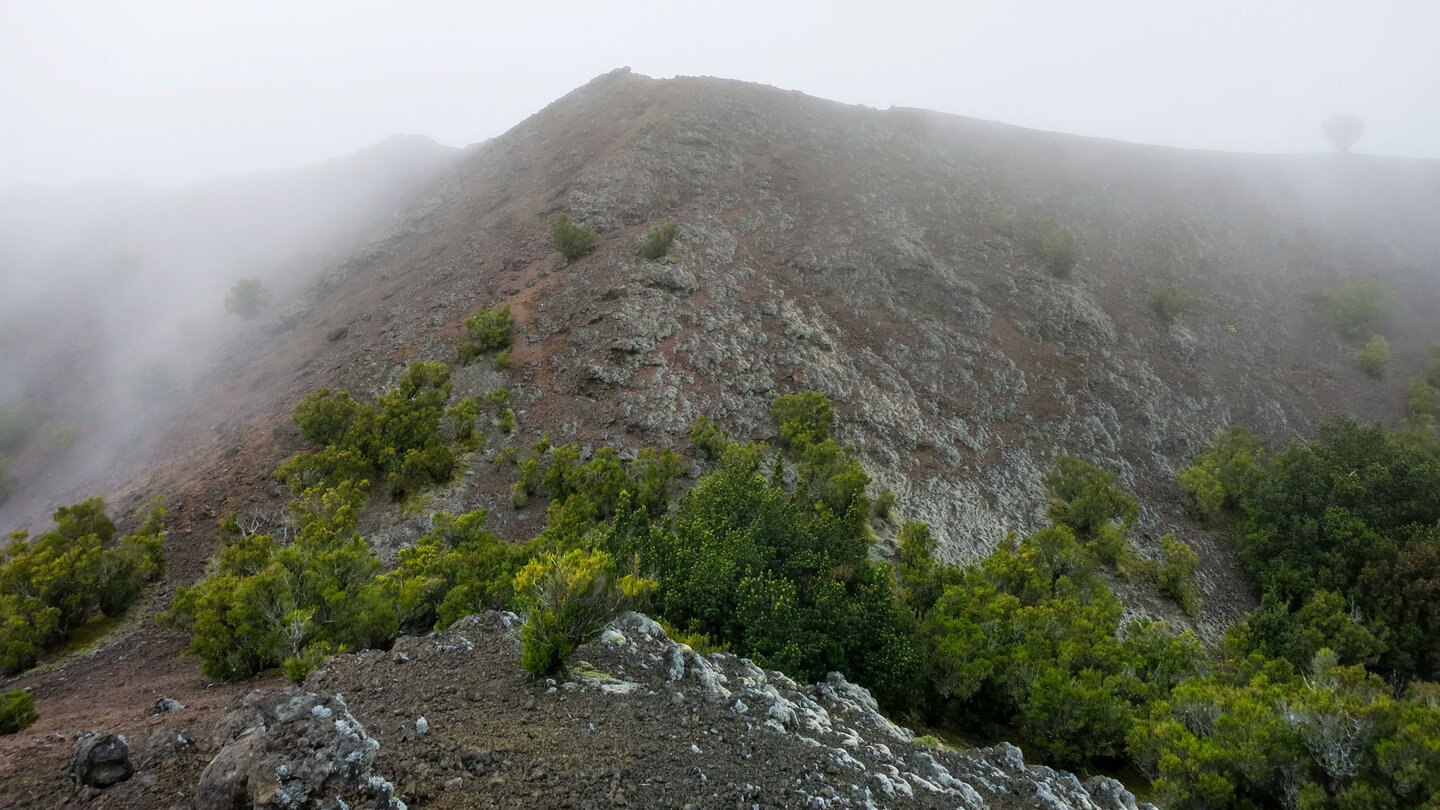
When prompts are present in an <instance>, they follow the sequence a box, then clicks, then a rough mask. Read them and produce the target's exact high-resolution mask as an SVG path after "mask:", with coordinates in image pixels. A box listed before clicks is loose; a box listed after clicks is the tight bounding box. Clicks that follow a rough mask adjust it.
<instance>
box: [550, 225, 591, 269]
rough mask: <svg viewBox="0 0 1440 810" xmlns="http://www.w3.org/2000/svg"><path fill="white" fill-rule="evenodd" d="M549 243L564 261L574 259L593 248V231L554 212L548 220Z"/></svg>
mask: <svg viewBox="0 0 1440 810" xmlns="http://www.w3.org/2000/svg"><path fill="white" fill-rule="evenodd" d="M550 244H551V245H553V246H554V247H555V249H556V250H558V251H560V253H561V255H563V256H564V257H565V260H566V261H571V262H573V261H575V260H576V259H579V258H580V257H582V256H584V255H585V254H587V253H589V252H590V251H592V250H594V249H595V232H594V231H592V230H590V229H589V228H586V227H585V226H583V225H577V224H575V223H574V222H571V221H570V217H569V216H567V215H565V214H556V215H555V218H554V219H553V220H551V221H550Z"/></svg>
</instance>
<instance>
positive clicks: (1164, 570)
mask: <svg viewBox="0 0 1440 810" xmlns="http://www.w3.org/2000/svg"><path fill="white" fill-rule="evenodd" d="M1199 565H1200V557H1199V555H1197V554H1196V553H1195V550H1194V549H1192V548H1190V547H1189V546H1187V545H1185V544H1184V543H1182V542H1180V541H1179V540H1177V539H1175V535H1174V534H1166V535H1165V536H1164V537H1161V538H1160V569H1159V572H1158V577H1159V584H1160V592H1161V593H1163V594H1165V595H1166V596H1168V597H1170V598H1171V599H1174V600H1175V602H1176V603H1177V604H1179V605H1180V609H1181V610H1183V611H1185V615H1187V616H1194V615H1195V613H1196V612H1197V611H1198V610H1199V609H1200V586H1199V584H1197V583H1196V581H1195V569H1196V568H1197V567H1199Z"/></svg>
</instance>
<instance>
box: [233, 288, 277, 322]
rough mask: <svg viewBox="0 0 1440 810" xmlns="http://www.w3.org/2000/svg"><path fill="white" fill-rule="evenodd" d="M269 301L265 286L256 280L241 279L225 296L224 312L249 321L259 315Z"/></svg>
mask: <svg viewBox="0 0 1440 810" xmlns="http://www.w3.org/2000/svg"><path fill="white" fill-rule="evenodd" d="M269 300H270V294H269V293H268V292H266V291H265V285H264V284H263V283H261V281H260V279H258V278H242V279H240V280H239V281H237V282H235V285H234V286H232V287H231V288H230V292H229V293H228V294H226V296H225V311H226V312H230V313H234V314H236V315H239V316H240V317H242V318H244V319H245V320H247V321H248V320H250V319H251V318H254V317H255V316H256V315H259V314H260V312H261V310H263V309H264V308H265V305H266V304H267V303H268V302H269Z"/></svg>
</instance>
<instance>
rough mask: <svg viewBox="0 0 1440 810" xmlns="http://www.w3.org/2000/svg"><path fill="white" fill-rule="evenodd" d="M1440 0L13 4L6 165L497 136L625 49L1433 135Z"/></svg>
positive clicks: (812, 76)
mask: <svg viewBox="0 0 1440 810" xmlns="http://www.w3.org/2000/svg"><path fill="white" fill-rule="evenodd" d="M1437 31H1440V1H1437V0H1343V1H1342V0H973V1H972V0H951V1H950V2H933V3H918V2H903V1H902V0H888V1H887V2H866V3H855V2H839V1H838V0H837V1H835V2H787V1H786V0H768V1H767V2H742V1H739V0H721V1H720V2H715V0H709V1H708V2H625V3H613V2H610V3H607V2H600V0H592V1H591V2H585V3H575V2H568V0H550V1H549V2H545V3H523V2H513V1H512V2H507V3H493V2H488V0H469V2H438V1H437V2H426V1H424V0H407V1H406V2H398V1H397V2H369V0H323V1H322V0H284V1H283V2H271V0H251V1H250V2H245V3H220V2H205V3H199V2H193V0H125V2H113V1H112V0H95V1H93V2H82V1H81V0H0V186H10V185H17V184H37V183H38V184H57V183H75V182H88V181H94V180H113V179H131V180H142V181H147V182H151V183H157V184H164V185H174V184H181V183H189V182H194V181H197V180H203V179H206V178H210V177H215V176H219V175H227V174H237V173H245V172H251V171H255V170H259V169H272V168H286V167H294V166H303V165H308V164H312V163H316V162H319V161H322V160H325V159H327V158H331V157H338V156H341V155H344V154H348V153H350V152H353V151H356V150H358V149H361V148H364V147H365V146H368V145H371V144H373V143H376V142H378V141H380V140H383V139H384V138H386V137H388V136H390V135H395V134H401V133H405V134H420V135H428V136H430V137H432V138H435V139H436V140H438V141H440V142H442V143H447V144H452V145H457V146H458V145H464V144H468V143H473V142H475V141H479V140H483V139H485V138H488V137H491V136H494V135H498V134H500V133H501V132H504V131H505V130H506V129H508V128H510V127H511V126H513V125H514V124H516V123H518V122H519V121H521V120H522V119H524V118H525V117H526V116H528V115H530V114H531V113H533V112H535V111H537V110H539V109H540V108H542V107H544V106H545V105H546V104H548V103H549V102H550V101H552V100H554V99H555V98H557V97H559V96H561V95H563V94H565V93H566V92H568V91H569V90H571V89H573V88H574V87H576V86H577V85H580V84H582V83H584V82H585V81H588V80H589V79H590V78H592V77H594V76H595V75H597V74H599V73H603V72H605V71H607V70H610V69H611V68H614V67H618V66H620V65H629V66H631V67H632V68H633V69H634V70H635V71H637V72H639V73H644V74H647V75H651V76H673V75H676V74H686V75H713V76H724V77H729V78H736V79H745V80H749V81H757V82H763V83H766V84H772V85H776V86H778V87H783V88H786V89H794V90H801V91H804V92H806V93H810V94H813V95H817V96H822V97H826V98H832V99H837V100H840V101H845V102H851V103H858V104H867V105H870V106H874V107H880V108H884V107H889V106H891V105H896V106H913V107H925V108H929V109H935V110H941V111H944V112H950V113H956V114H960V115H968V116H974V117H978V118H987V119H996V120H1001V121H1006V122H1009V123H1014V124H1021V125H1025V126H1031V127H1038V128H1042V129H1053V130H1059V131H1064V132H1073V133H1081V134H1087V135H1098V136H1104V137H1112V138H1120V139H1124V140H1131V141H1141V142H1146V143H1160V144H1170V145H1175V146H1185V147H1195V148H1203V149H1224V150H1238V151H1257V152H1311V151H1319V150H1325V149H1327V148H1328V143H1327V142H1326V141H1325V140H1324V138H1323V136H1322V135H1321V134H1320V128H1319V124H1320V122H1321V121H1322V120H1324V119H1325V118H1327V117H1329V116H1330V115H1332V114H1335V113H1337V112H1353V113H1356V114H1358V115H1360V116H1361V117H1363V118H1364V119H1365V120H1366V122H1367V124H1368V128H1367V130H1366V133H1365V136H1364V138H1363V139H1362V140H1361V141H1360V143H1359V145H1358V146H1357V147H1356V151H1361V152H1369V153H1378V154H1393V155H1407V156H1414V157H1429V158H1437V157H1440V46H1437V42H1436V35H1437Z"/></svg>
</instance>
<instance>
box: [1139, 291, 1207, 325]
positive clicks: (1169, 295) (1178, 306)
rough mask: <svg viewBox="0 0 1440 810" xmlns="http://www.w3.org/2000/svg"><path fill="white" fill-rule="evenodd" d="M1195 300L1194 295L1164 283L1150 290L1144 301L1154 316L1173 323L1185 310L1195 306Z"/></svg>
mask: <svg viewBox="0 0 1440 810" xmlns="http://www.w3.org/2000/svg"><path fill="white" fill-rule="evenodd" d="M1196 300H1197V299H1196V298H1195V296H1193V295H1191V294H1190V293H1187V292H1185V291H1184V290H1182V289H1180V288H1179V287H1176V286H1174V285H1173V284H1166V285H1164V286H1160V287H1156V288H1155V289H1153V290H1151V291H1150V296H1149V297H1148V298H1146V299H1145V303H1146V304H1148V305H1149V306H1150V311H1151V312H1154V313H1155V317H1157V318H1159V319H1160V320H1162V321H1164V322H1165V323H1174V322H1175V320H1176V319H1177V318H1179V317H1180V316H1181V315H1182V314H1184V312H1185V311H1186V310H1188V309H1190V308H1191V307H1193V306H1195V303H1196Z"/></svg>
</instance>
